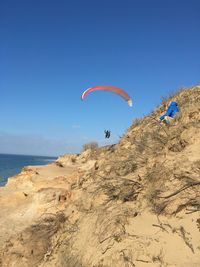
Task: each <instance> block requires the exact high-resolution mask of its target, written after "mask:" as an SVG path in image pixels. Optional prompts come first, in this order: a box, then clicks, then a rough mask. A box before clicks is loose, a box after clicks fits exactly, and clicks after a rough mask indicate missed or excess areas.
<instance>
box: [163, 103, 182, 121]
mask: <svg viewBox="0 0 200 267" xmlns="http://www.w3.org/2000/svg"><path fill="white" fill-rule="evenodd" d="M179 111H180V109H179V106H178V104H177V102H171V103H170V105H169V107H168V108H167V111H166V113H165V114H164V115H162V116H161V117H160V120H161V121H163V120H165V117H166V116H168V117H171V118H174V116H175V114H176V113H177V112H179Z"/></svg>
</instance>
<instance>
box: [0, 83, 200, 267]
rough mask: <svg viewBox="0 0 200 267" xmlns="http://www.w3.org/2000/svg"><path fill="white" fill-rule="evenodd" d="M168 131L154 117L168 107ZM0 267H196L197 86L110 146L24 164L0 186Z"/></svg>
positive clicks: (199, 232) (199, 225) (199, 217)
mask: <svg viewBox="0 0 200 267" xmlns="http://www.w3.org/2000/svg"><path fill="white" fill-rule="evenodd" d="M172 99H173V100H175V101H177V102H178V103H179V105H180V108H181V112H180V113H179V114H178V116H177V117H176V119H175V121H173V122H172V125H171V126H170V127H168V126H166V125H164V124H160V123H159V121H158V118H159V116H160V115H161V114H162V113H163V111H164V110H165V108H166V106H167V105H168V104H169V102H170V101H171V100H172ZM0 207H1V217H0V237H1V238H0V266H2V267H6V266H8V267H12V266H13V267H18V266H19V267H22V266H23V267H31V266H38V267H39V266H44V267H51V266H52V267H53V266H58V267H61V266H66V267H111V266H113V267H115V266H117V267H129V266H130V267H131V266H136V267H151V266H155V267H156V266H163V267H165V266H166V267H167V266H169V267H175V266H177V267H199V266H200V86H196V87H193V88H189V89H182V90H180V91H179V92H177V94H175V95H174V96H171V97H170V98H169V99H166V100H164V101H163V103H162V104H161V105H160V106H159V107H158V108H156V109H155V111H154V112H152V114H150V115H148V116H146V117H145V118H141V119H138V120H135V121H134V123H133V125H131V127H130V128H129V129H128V130H127V132H126V133H125V134H124V136H123V137H122V138H121V140H120V142H119V143H118V144H116V145H112V146H108V147H104V148H99V149H97V150H87V151H85V152H83V153H81V154H80V155H64V156H62V157H60V158H59V159H58V160H57V161H56V162H55V163H52V164H49V165H46V166H35V167H26V168H24V169H23V171H22V172H21V173H20V174H19V175H17V176H16V177H12V178H10V179H9V181H8V183H7V185H6V186H5V187H3V188H0Z"/></svg>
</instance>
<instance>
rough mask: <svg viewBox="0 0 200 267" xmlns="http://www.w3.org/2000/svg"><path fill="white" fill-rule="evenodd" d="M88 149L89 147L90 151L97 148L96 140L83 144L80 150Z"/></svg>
mask: <svg viewBox="0 0 200 267" xmlns="http://www.w3.org/2000/svg"><path fill="white" fill-rule="evenodd" d="M88 149H91V150H92V151H95V150H97V149H98V143H97V142H90V143H87V144H84V145H83V148H82V151H86V150H88Z"/></svg>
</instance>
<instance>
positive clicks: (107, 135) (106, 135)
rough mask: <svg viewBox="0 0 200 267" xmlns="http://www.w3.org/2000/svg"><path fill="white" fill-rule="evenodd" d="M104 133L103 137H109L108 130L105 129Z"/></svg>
mask: <svg viewBox="0 0 200 267" xmlns="http://www.w3.org/2000/svg"><path fill="white" fill-rule="evenodd" d="M104 133H105V138H110V131H108V130H105V131H104Z"/></svg>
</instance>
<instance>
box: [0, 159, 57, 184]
mask: <svg viewBox="0 0 200 267" xmlns="http://www.w3.org/2000/svg"><path fill="white" fill-rule="evenodd" d="M55 159H56V158H55V157H42V156H26V155H10V154H0V186H4V185H5V184H6V182H7V179H8V177H10V176H13V175H16V174H17V173H19V172H20V171H21V169H22V168H23V167H25V166H30V165H45V164H48V163H50V162H52V161H54V160H55Z"/></svg>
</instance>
